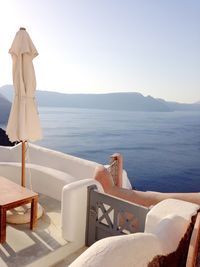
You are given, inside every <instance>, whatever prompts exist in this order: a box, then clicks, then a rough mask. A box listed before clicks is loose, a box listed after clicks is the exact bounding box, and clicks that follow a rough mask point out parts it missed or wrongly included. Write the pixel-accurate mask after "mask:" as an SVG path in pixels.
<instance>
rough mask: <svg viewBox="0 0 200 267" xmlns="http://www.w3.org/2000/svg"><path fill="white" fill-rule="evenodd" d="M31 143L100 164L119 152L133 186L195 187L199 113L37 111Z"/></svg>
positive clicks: (199, 171) (199, 168)
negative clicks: (37, 133)
mask: <svg viewBox="0 0 200 267" xmlns="http://www.w3.org/2000/svg"><path fill="white" fill-rule="evenodd" d="M39 112H40V118H41V124H42V127H43V132H44V138H43V140H42V141H40V142H37V143H38V144H41V145H43V146H45V147H48V148H51V149H56V150H59V151H62V152H65V153H68V154H72V155H75V156H78V157H82V158H85V159H89V160H93V161H97V162H99V163H102V164H106V163H108V162H109V156H110V155H111V154H112V153H114V152H119V153H121V154H122V155H123V157H124V167H125V169H126V170H127V172H128V176H129V179H130V180H131V183H132V185H134V186H135V187H136V188H137V189H139V190H159V191H163V192H167V191H171V192H173V191H176V192H181V191H182V192H191V191H194V192H195V191H200V113H199V112H149V113H148V112H127V111H108V110H89V109H72V108H47V107H45V108H44V107H43V108H40V109H39Z"/></svg>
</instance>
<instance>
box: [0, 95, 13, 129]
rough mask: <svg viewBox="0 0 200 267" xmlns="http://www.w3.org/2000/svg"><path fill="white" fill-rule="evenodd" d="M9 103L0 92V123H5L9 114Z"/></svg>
mask: <svg viewBox="0 0 200 267" xmlns="http://www.w3.org/2000/svg"><path fill="white" fill-rule="evenodd" d="M10 108H11V102H10V101H9V100H8V99H7V98H6V97H5V96H3V95H2V94H1V90H0V123H2V124H3V123H7V121H8V117H9V114H10Z"/></svg>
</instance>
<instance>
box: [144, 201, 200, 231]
mask: <svg viewBox="0 0 200 267" xmlns="http://www.w3.org/2000/svg"><path fill="white" fill-rule="evenodd" d="M198 209H199V205H197V204H193V203H191V202H186V201H183V200H178V199H165V200H163V201H161V202H159V203H158V204H157V205H155V206H154V207H153V208H152V209H151V210H150V211H149V212H148V214H147V217H146V223H145V230H144V231H145V232H146V233H154V232H155V231H156V229H157V227H158V224H159V223H160V221H161V220H163V218H165V217H166V216H168V215H170V214H176V215H178V216H181V217H183V218H184V219H185V220H187V221H188V222H189V223H190V221H191V217H192V216H193V215H195V214H196V213H197V210H198Z"/></svg>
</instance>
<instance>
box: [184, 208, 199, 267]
mask: <svg viewBox="0 0 200 267" xmlns="http://www.w3.org/2000/svg"><path fill="white" fill-rule="evenodd" d="M199 241H200V213H198V214H197V218H196V222H195V225H194V229H193V231H192V236H191V239H190V245H189V250H188V256H187V262H186V267H195V266H196V260H197V255H198V249H199V248H200V246H199Z"/></svg>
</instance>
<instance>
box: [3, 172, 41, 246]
mask: <svg viewBox="0 0 200 267" xmlns="http://www.w3.org/2000/svg"><path fill="white" fill-rule="evenodd" d="M27 203H31V218H30V229H31V230H32V229H33V228H34V227H35V226H36V223H37V204H38V194H37V193H35V192H33V191H31V190H29V189H27V188H25V187H22V186H20V185H18V184H16V183H14V182H11V181H10V180H8V179H6V178H4V177H2V176H0V243H3V242H5V241H6V211H7V210H10V209H13V208H16V207H19V206H21V205H24V204H27Z"/></svg>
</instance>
